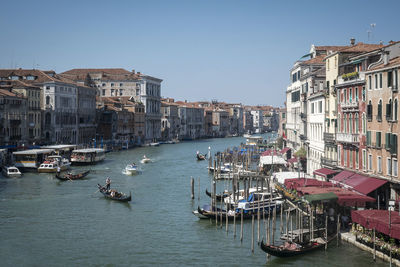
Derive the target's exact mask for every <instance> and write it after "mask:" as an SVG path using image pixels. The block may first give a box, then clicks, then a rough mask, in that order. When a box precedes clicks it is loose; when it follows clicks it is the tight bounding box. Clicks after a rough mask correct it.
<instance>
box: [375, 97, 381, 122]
mask: <svg viewBox="0 0 400 267" xmlns="http://www.w3.org/2000/svg"><path fill="white" fill-rule="evenodd" d="M376 119H377V120H378V121H382V99H380V100H379V104H378V115H376Z"/></svg>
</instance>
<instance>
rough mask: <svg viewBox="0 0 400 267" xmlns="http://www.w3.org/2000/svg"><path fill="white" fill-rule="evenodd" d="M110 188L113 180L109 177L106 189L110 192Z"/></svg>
mask: <svg viewBox="0 0 400 267" xmlns="http://www.w3.org/2000/svg"><path fill="white" fill-rule="evenodd" d="M110 186H111V179H110V177H107V179H106V189H107V191H108V190H110Z"/></svg>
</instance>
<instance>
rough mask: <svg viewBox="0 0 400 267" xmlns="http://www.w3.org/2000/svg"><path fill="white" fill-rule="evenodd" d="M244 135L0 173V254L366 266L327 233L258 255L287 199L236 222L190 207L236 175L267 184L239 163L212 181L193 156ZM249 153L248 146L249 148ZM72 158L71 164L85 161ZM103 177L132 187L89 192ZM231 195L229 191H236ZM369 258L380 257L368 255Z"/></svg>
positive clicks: (276, 229)
mask: <svg viewBox="0 0 400 267" xmlns="http://www.w3.org/2000/svg"><path fill="white" fill-rule="evenodd" d="M244 142H245V139H244V138H242V137H235V138H226V139H208V140H200V141H192V142H181V143H178V144H173V145H161V146H159V147H143V148H136V149H133V150H124V151H120V152H111V153H109V154H107V157H106V160H105V161H103V162H102V163H99V164H97V165H93V166H90V167H89V168H90V169H91V173H90V174H89V175H88V176H87V179H85V180H80V181H68V182H63V183H62V182H59V181H58V180H56V179H55V178H54V175H53V174H37V173H25V174H24V176H23V177H22V178H20V179H1V180H0V192H1V193H0V194H1V201H0V232H1V233H2V242H0V251H1V254H2V255H3V257H2V264H3V265H4V266H11V265H19V266H26V265H35V264H39V265H40V264H47V265H50V266H59V265H62V266H64V265H67V264H73V265H106V264H114V265H118V266H124V265H125V266H132V265H174V266H176V265H194V264H201V265H249V264H250V265H265V264H267V265H269V266H277V265H281V264H284V265H295V266H340V265H343V266H349V265H351V266H366V265H367V264H371V262H373V261H372V256H371V254H369V253H367V252H364V251H362V250H360V249H358V248H355V247H354V246H352V245H349V244H348V243H345V242H339V245H338V246H337V245H336V241H334V242H332V243H331V244H329V246H328V249H327V250H326V251H325V250H323V249H322V250H319V251H315V252H313V253H309V254H305V255H303V256H299V257H294V258H286V259H283V258H278V257H274V256H272V257H267V254H266V253H264V252H263V251H262V250H261V249H260V247H259V245H258V242H261V240H262V239H263V240H264V243H265V242H267V239H269V240H270V242H271V243H272V240H275V241H274V243H275V244H280V243H282V241H281V239H280V237H281V230H282V232H283V233H284V234H285V233H286V231H290V230H292V229H297V228H296V227H295V226H296V222H298V220H299V219H300V218H301V217H302V216H300V213H299V212H297V213H296V212H292V213H291V214H292V217H291V219H290V220H287V219H286V216H287V214H288V213H286V210H287V209H288V208H287V206H284V208H283V210H284V212H283V213H282V215H281V213H280V212H278V211H277V212H276V213H272V214H273V215H271V216H267V215H266V214H264V215H261V216H259V217H260V220H258V217H257V216H258V214H254V215H255V216H250V219H249V220H245V219H244V220H243V223H241V218H240V219H238V220H236V221H228V223H226V220H225V219H222V220H221V217H219V219H218V220H217V221H216V220H215V219H211V220H210V219H206V220H202V219H198V218H197V217H196V216H194V215H193V214H192V211H193V210H196V209H197V207H198V206H200V207H202V206H203V205H204V204H211V201H214V202H213V203H212V204H217V206H218V207H222V208H224V205H222V206H220V205H221V204H220V202H218V201H216V200H215V199H214V200H212V198H210V197H208V196H207V195H206V194H205V190H206V189H208V191H209V192H211V194H212V195H213V192H215V193H217V194H220V193H222V192H223V191H224V190H231V189H232V187H233V186H235V184H236V186H237V185H238V184H239V186H238V187H237V188H238V189H245V191H246V192H247V189H248V188H250V187H256V186H257V181H258V186H259V188H261V187H268V186H267V181H269V180H267V179H262V178H260V177H263V176H262V175H261V174H260V173H256V174H255V175H254V174H251V173H250V172H249V173H247V174H246V173H244V172H243V173H242V174H243V175H242V177H245V179H242V178H240V179H226V177H224V176H222V177H221V178H222V179H218V181H216V180H215V186H214V183H213V182H214V174H213V173H209V172H208V171H207V168H208V167H209V164H210V163H209V161H207V160H205V161H197V160H196V151H200V152H201V153H203V154H207V153H208V148H209V147H210V148H211V155H212V157H213V160H212V162H213V164H214V159H216V160H217V159H218V157H216V156H215V154H216V152H218V151H221V152H223V151H226V150H227V148H233V147H238V146H239V145H240V144H241V143H244ZM143 155H146V156H147V157H149V158H151V159H152V162H151V163H149V164H142V165H139V169H140V173H139V174H138V175H135V176H126V175H124V174H123V173H122V171H123V169H124V168H125V166H126V165H127V164H129V163H131V162H139V161H140V159H141V158H142V157H143ZM255 155H256V152H255V151H254V153H252V155H251V156H255ZM246 157H247V156H244V157H242V158H241V164H242V165H243V166H246V168H247V169H251V168H252V166H254V162H253V163H251V161H250V158H248V157H247V158H246ZM246 159H247V162H246ZM222 160H225V162H227V161H228V160H229V161H230V162H232V158H230V159H229V157H226V158H222V157H221V158H219V159H218V161H221V162H222ZM236 160H238V159H237V158H236ZM236 163H237V164H238V165H239V163H238V162H236ZM215 164H216V166H218V165H217V162H216V163H215ZM74 168H76V170H78V171H79V170H84V169H87V168H88V167H87V166H83V167H74ZM228 175H229V174H228ZM106 177H111V180H112V187H115V188H117V189H120V190H121V191H125V192H128V191H132V195H133V198H132V201H131V202H130V203H128V204H124V203H119V202H112V201H108V200H106V199H104V198H103V197H102V196H101V195H100V194H99V193H98V192H96V189H97V187H96V185H97V183H100V184H104V180H105V179H106ZM257 177H258V178H257ZM191 178H193V182H192V183H193V190H192V189H191ZM264 178H265V177H264ZM250 179H251V180H252V181H251V185H249V183H250ZM244 181H246V185H244ZM192 193H193V194H194V198H193V199H192V198H191V194H192ZM246 197H248V195H246ZM238 198H239V196H238V195H236V196H235V200H237V199H238ZM293 214H294V215H293ZM295 214H298V215H297V216H295ZM218 215H219V216H221V214H218ZM225 215H226V214H225ZM281 216H282V217H281ZM302 218H306V215H304V216H303V217H302ZM296 220H297V221H296ZM304 220H306V219H304ZM216 222H217V223H216ZM268 222H269V225H270V226H269V227H268V226H267V224H268ZM258 225H259V226H258ZM297 225H299V224H297ZM305 232H306V231H305V230H304V231H303V234H304V238H307V237H306V234H305ZM321 234H323V233H321ZM374 265H375V266H383V265H386V263H384V262H383V261H380V260H379V259H377V261H376V262H374Z"/></svg>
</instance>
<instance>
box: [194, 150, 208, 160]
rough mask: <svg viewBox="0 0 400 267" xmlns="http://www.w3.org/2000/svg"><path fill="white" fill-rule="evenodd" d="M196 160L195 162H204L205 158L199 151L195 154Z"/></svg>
mask: <svg viewBox="0 0 400 267" xmlns="http://www.w3.org/2000/svg"><path fill="white" fill-rule="evenodd" d="M196 158H197V160H205V159H206V156H205V155H203V154H201V153H200V152H199V151H197V152H196Z"/></svg>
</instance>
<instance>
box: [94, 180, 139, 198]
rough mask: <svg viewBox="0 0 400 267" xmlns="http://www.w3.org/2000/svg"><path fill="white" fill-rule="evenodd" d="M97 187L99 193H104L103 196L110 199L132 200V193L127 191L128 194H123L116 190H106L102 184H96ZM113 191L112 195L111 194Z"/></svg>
mask: <svg viewBox="0 0 400 267" xmlns="http://www.w3.org/2000/svg"><path fill="white" fill-rule="evenodd" d="M97 186H98V187H99V191H100V193H102V194H103V195H104V197H105V198H108V199H112V200H117V201H122V202H128V201H131V200H132V194H131V193H130V192H129V196H128V195H125V194H124V193H121V192H117V191H115V190H107V189H106V188H105V187H104V186H102V185H100V184H97ZM112 192H114V196H113V194H112Z"/></svg>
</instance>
